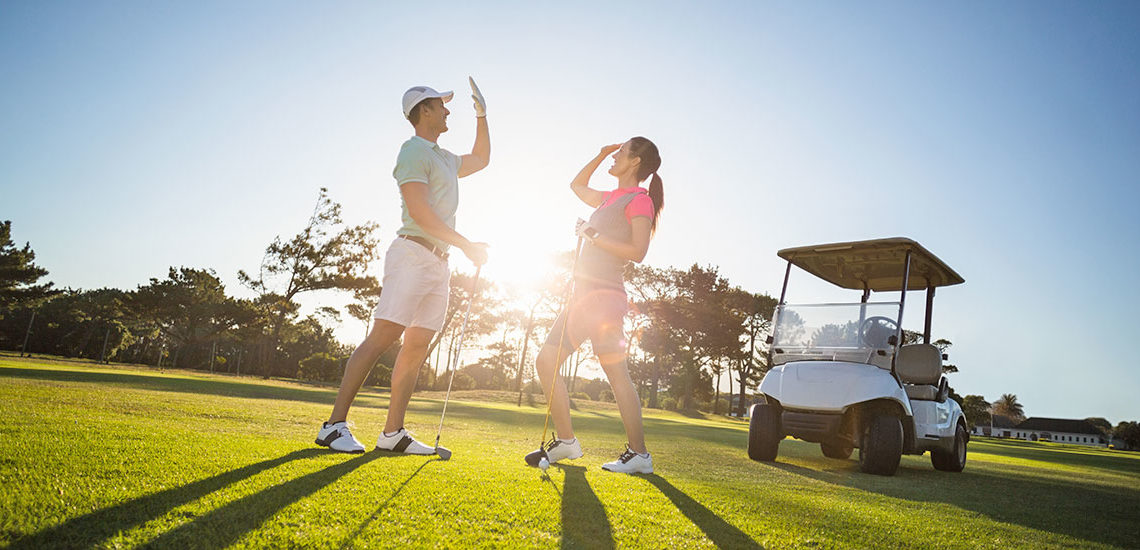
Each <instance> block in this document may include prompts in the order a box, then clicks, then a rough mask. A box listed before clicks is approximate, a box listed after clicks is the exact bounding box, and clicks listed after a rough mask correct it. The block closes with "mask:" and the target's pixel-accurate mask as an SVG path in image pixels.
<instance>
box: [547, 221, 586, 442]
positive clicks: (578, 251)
mask: <svg viewBox="0 0 1140 550" xmlns="http://www.w3.org/2000/svg"><path fill="white" fill-rule="evenodd" d="M581 255H582V237H578V246H576V247H575V248H574V263H573V264H572V265H571V267H570V286H569V288H567V289H566V296H565V297H564V298H563V299H562V312H561V313H559V315H558V316H559V317H562V316H563V315H566V317H565V318H564V319H562V328H561V329H560V330H559V333H558V351H557V353H555V355H554V360H555V361H558V362H559V363H558V369H557V370H556V371H555V373H554V376H553V378H552V379H551V381H550V392H549V393H547V395H546V417H545V418H543V420H542V439H541V440H540V441H539V442H538V446H539V448H542V445H543V444H544V443H545V441H546V428H548V427H550V407H551V405H552V404H553V403H554V387H555V385H556V384H557V383H558V376H559V375H560V374H562V363H563V362H564V361H562V341H563V340H564V339H565V337H566V332H567V331H569V330H570V315H569V313H568V312H567V309H568V306H569V305H570V299H571V298H572V297H573V296H574V286H575V279H574V273H575V272H576V271H578V256H581Z"/></svg>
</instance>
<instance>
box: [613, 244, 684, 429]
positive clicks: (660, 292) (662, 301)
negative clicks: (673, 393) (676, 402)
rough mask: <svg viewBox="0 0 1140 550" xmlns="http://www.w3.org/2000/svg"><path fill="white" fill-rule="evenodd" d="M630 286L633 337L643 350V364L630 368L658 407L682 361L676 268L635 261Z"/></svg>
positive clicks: (650, 403) (631, 372)
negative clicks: (661, 390)
mask: <svg viewBox="0 0 1140 550" xmlns="http://www.w3.org/2000/svg"><path fill="white" fill-rule="evenodd" d="M626 280H627V281H628V289H629V291H630V293H631V295H632V298H633V311H632V319H633V325H634V327H635V329H634V331H633V334H632V338H631V340H633V341H636V342H637V345H638V347H639V348H641V350H642V351H643V352H644V354H645V355H646V357H645V358H644V365H642V366H641V368H638V369H636V370H631V371H630V375H631V377H633V381H634V383H635V384H638V385H639V386H643V387H645V388H647V391H648V393H649V403H648V405H649V407H650V408H654V409H655V408H658V403H657V401H658V394H659V393H660V389H661V386H662V384H663V383H665V382H666V381H667V380H669V379H670V378H671V374H672V372H673V370H674V368H675V367H676V365H677V364H678V363H679V360H680V358H681V355H682V349H681V347H680V345H679V342H680V340H681V338H682V337H683V335H684V331H683V326H682V324H681V319H682V315H681V312H680V310H679V308H678V307H677V306H678V299H679V297H680V296H679V294H680V291H679V288H678V286H677V284H676V280H677V270H675V269H656V268H653V267H649V266H642V265H633V266H631V267H630V270H629V272H628V276H627V277H626Z"/></svg>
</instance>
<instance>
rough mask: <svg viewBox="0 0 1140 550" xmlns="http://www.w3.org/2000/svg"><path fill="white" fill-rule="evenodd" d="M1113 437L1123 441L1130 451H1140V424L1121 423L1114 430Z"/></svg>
mask: <svg viewBox="0 0 1140 550" xmlns="http://www.w3.org/2000/svg"><path fill="white" fill-rule="evenodd" d="M1112 437H1113V438H1114V439H1119V440H1121V441H1123V442H1124V444H1125V445H1127V446H1128V448H1129V449H1132V450H1137V449H1140V423H1137V422H1121V423H1119V424H1117V425H1116V429H1114V430H1112Z"/></svg>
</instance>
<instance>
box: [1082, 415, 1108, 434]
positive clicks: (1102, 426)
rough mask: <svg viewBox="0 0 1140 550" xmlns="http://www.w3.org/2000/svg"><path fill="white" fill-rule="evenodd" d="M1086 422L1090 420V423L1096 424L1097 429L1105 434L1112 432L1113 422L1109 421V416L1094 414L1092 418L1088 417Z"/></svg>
mask: <svg viewBox="0 0 1140 550" xmlns="http://www.w3.org/2000/svg"><path fill="white" fill-rule="evenodd" d="M1085 422H1088V423H1089V424H1092V425H1093V426H1095V427H1096V429H1098V430H1100V431H1101V433H1103V434H1104V435H1105V436H1107V435H1109V434H1111V433H1112V422H1109V421H1108V419H1107V418H1101V417H1099V416H1093V417H1090V418H1086V419H1085Z"/></svg>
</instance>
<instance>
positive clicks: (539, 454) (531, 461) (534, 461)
mask: <svg viewBox="0 0 1140 550" xmlns="http://www.w3.org/2000/svg"><path fill="white" fill-rule="evenodd" d="M543 459H545V460H546V461H547V462H548V463H549V462H550V457H548V456H547V455H546V449H539V450H537V451H532V452H530V453H527V455H526V458H524V459H523V460H526V465H527V466H534V467H535V468H537V467H538V463H539V462H540V461H542V460H543Z"/></svg>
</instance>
